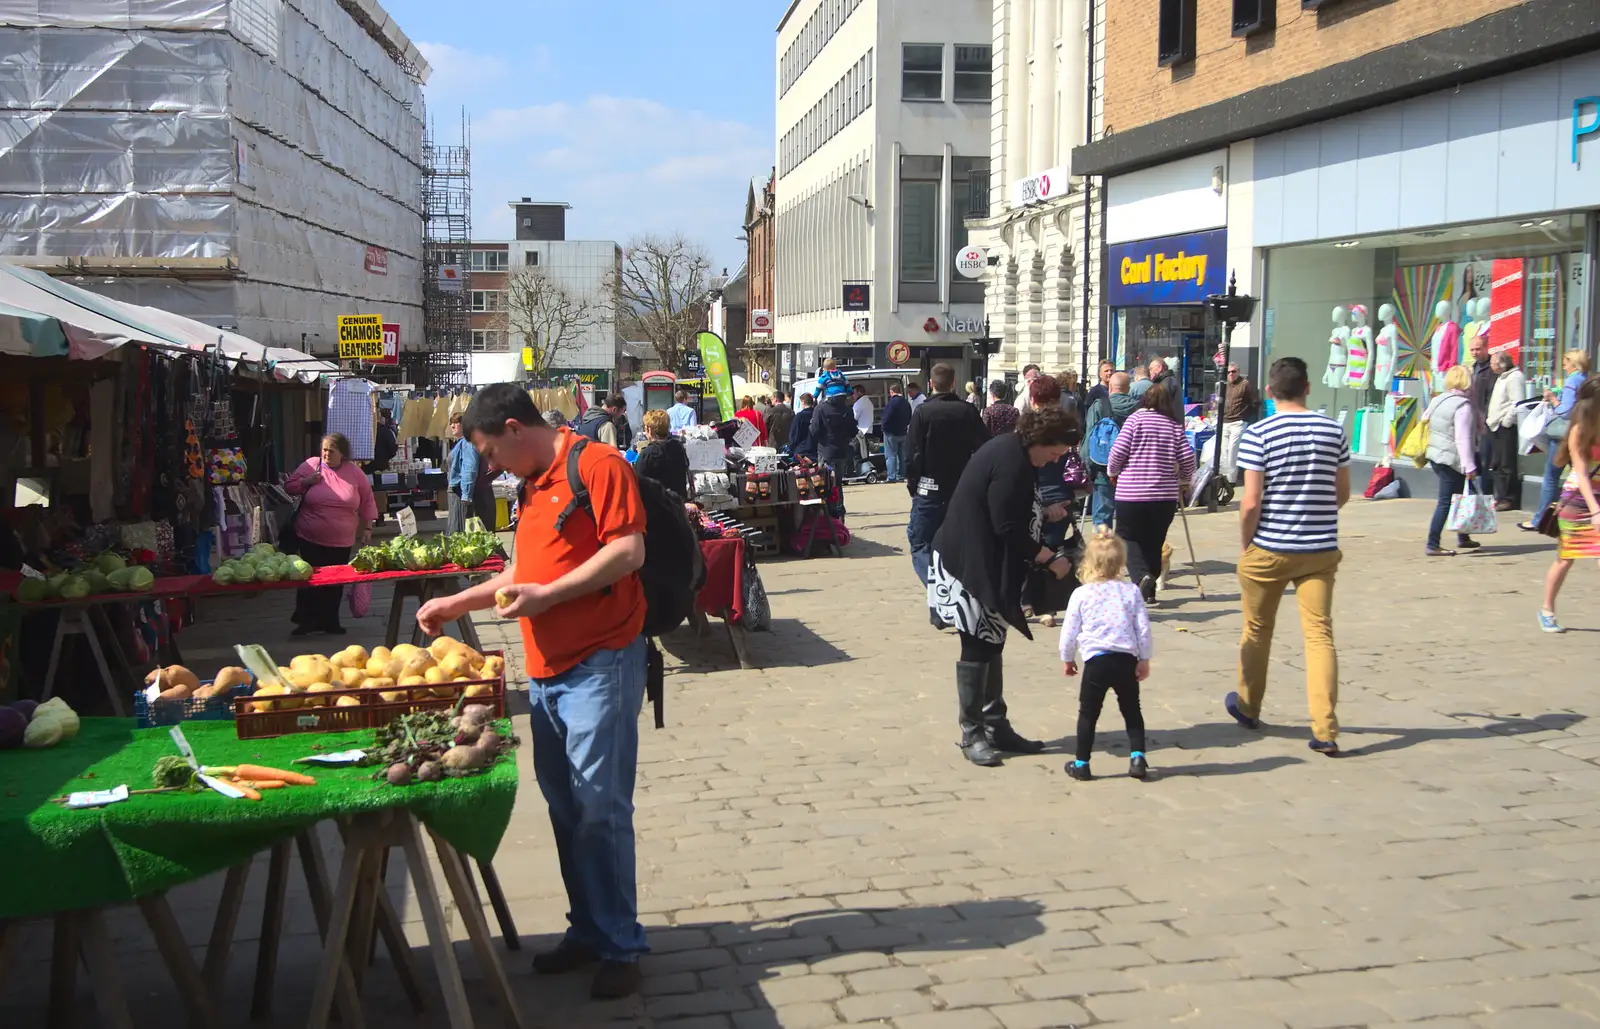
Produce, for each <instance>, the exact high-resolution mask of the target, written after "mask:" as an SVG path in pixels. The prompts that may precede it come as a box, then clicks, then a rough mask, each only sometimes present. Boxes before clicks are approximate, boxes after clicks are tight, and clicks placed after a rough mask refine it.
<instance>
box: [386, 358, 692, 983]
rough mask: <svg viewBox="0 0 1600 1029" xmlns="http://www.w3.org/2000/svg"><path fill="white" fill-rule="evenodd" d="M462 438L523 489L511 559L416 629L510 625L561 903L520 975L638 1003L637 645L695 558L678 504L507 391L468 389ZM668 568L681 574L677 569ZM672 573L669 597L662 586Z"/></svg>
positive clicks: (688, 591)
mask: <svg viewBox="0 0 1600 1029" xmlns="http://www.w3.org/2000/svg"><path fill="white" fill-rule="evenodd" d="M462 435H463V437H464V438H465V439H467V440H469V441H470V442H471V444H472V445H473V446H474V447H476V449H477V451H478V453H479V454H480V455H482V457H483V459H484V461H485V463H486V464H487V465H488V466H489V467H490V468H492V469H494V470H495V471H499V470H501V469H504V470H506V471H509V472H511V473H512V474H514V475H518V476H521V477H522V478H523V480H524V487H523V489H524V493H523V502H522V508H521V510H522V516H521V518H520V520H519V521H518V523H517V538H516V547H515V550H514V555H515V556H514V560H513V562H512V563H511V564H510V565H509V566H508V567H507V568H506V570H505V571H504V572H502V573H500V574H499V575H497V576H495V577H494V578H493V579H490V580H489V581H488V582H486V583H483V584H481V585H477V586H473V587H471V588H469V589H467V590H464V591H462V592H460V593H457V594H454V595H453V596H448V597H439V598H437V599H434V600H430V601H429V602H428V603H426V604H424V605H423V606H422V609H421V610H419V611H418V612H417V624H418V625H419V626H420V627H421V628H422V630H423V631H424V632H426V633H428V634H429V635H430V636H436V635H438V634H439V633H440V632H441V631H442V630H443V627H444V624H445V623H447V622H451V621H455V620H456V619H458V618H461V617H463V616H465V615H466V614H468V613H469V612H471V611H481V610H485V609H487V608H491V607H493V608H495V613H496V614H497V615H499V616H500V617H501V618H516V619H518V620H519V621H520V623H521V628H522V641H523V648H524V651H525V655H526V657H525V662H524V664H525V667H526V668H527V671H528V676H529V697H528V700H529V703H530V705H531V707H532V711H531V713H530V716H529V721H530V724H531V727H532V735H533V768H534V775H535V777H536V778H537V779H538V781H539V788H540V791H541V792H542V793H543V794H544V797H545V801H546V803H547V804H548V805H549V809H550V825H551V828H552V829H553V830H554V833H555V838H556V848H557V850H558V851H559V852H560V854H561V857H562V861H561V872H562V878H563V880H564V881H565V884H566V888H567V902H568V906H569V909H568V912H567V921H568V923H569V924H568V927H567V932H566V935H565V936H564V937H563V938H562V940H561V942H560V944H558V945H557V946H556V947H555V949H553V950H551V951H548V952H546V953H543V954H540V955H538V956H537V957H535V958H534V961H533V967H534V970H535V971H537V972H540V973H545V974H554V973H560V972H567V971H571V970H574V969H577V968H580V967H582V966H584V965H589V964H593V963H595V962H598V963H599V967H598V970H597V971H596V973H595V976H594V980H593V983H592V985H591V988H590V992H591V995H592V996H594V997H595V998H597V999H606V998H616V997H624V996H628V995H630V994H633V993H636V992H638V989H639V983H640V974H639V964H638V962H639V958H640V956H641V955H643V954H644V953H645V952H646V951H647V950H648V947H647V946H646V943H645V936H644V929H643V928H642V927H641V926H640V925H639V918H638V896H637V892H638V891H637V881H636V870H635V858H634V831H633V787H634V778H635V773H636V771H637V767H638V760H639V712H640V709H641V707H642V706H643V703H644V696H645V692H646V679H647V645H646V636H645V634H646V633H647V632H650V633H653V632H655V631H658V630H659V628H660V626H659V625H658V624H657V623H656V620H657V619H658V618H659V617H660V613H659V612H658V610H657V608H658V600H660V601H661V603H660V605H659V606H660V607H662V608H666V609H669V610H672V613H674V614H676V613H678V611H680V610H681V609H682V607H683V606H684V604H683V601H684V598H687V603H688V604H689V605H692V602H693V590H694V588H695V584H694V582H693V578H694V575H695V569H696V567H697V566H696V565H695V564H694V561H695V560H696V559H697V558H698V555H699V547H698V544H697V543H696V542H695V541H694V534H693V530H692V529H690V528H689V527H688V522H687V519H686V518H684V517H683V509H682V505H681V503H676V504H668V505H665V506H663V504H662V503H661V501H660V498H661V497H666V496H669V494H667V493H666V491H665V490H660V487H659V484H656V483H654V482H653V481H646V480H641V479H638V478H637V477H636V476H635V475H634V472H633V470H632V469H631V468H630V467H629V466H628V462H627V460H626V459H625V458H624V457H623V456H622V455H621V454H620V453H619V452H617V451H616V450H613V449H612V448H611V447H608V446H598V445H596V444H595V443H593V442H591V441H590V440H588V439H586V438H584V437H583V436H581V435H580V434H578V433H577V432H575V431H573V430H572V429H570V428H567V427H562V428H560V429H553V428H550V427H549V426H548V425H546V424H545V422H544V420H543V418H542V417H541V416H540V414H539V409H538V408H537V407H535V406H534V403H533V400H532V399H531V398H530V397H529V396H528V394H527V392H526V391H525V390H523V389H522V388H521V387H519V386H517V385H514V384H512V383H500V384H497V385H493V386H488V387H486V388H485V389H483V390H482V391H480V392H479V393H478V395H477V396H476V397H474V398H473V400H472V403H471V405H470V406H469V407H468V408H467V410H466V413H465V415H463V417H462ZM652 491H656V492H652ZM652 496H654V498H655V501H654V502H652V501H651V499H650V498H651V497H652ZM674 507H675V508H676V514H677V516H678V517H679V518H680V519H682V522H681V524H679V523H678V522H675V521H673V519H672V515H673V509H674ZM647 530H648V536H649V541H650V545H649V549H648V551H647V549H646V535H647ZM685 547H687V548H688V550H687V551H686V550H684V548H685ZM689 551H692V556H691V555H690V553H689ZM680 552H681V553H680ZM679 557H682V558H685V559H687V561H688V562H689V563H688V564H687V565H686V566H683V567H677V565H678V564H679V562H678V561H677V559H678V558H679ZM669 566H670V567H669ZM679 575H681V576H684V579H683V582H682V583H681V585H680V586H679V587H674V588H670V589H667V590H665V591H663V590H662V588H661V585H660V584H661V583H662V582H663V581H666V582H670V580H671V579H672V578H675V577H677V576H679ZM647 608H648V616H647Z"/></svg>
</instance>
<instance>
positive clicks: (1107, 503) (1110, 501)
mask: <svg viewBox="0 0 1600 1029" xmlns="http://www.w3.org/2000/svg"><path fill="white" fill-rule="evenodd" d="M1102 479H1104V481H1101V480H1102ZM1089 510H1090V516H1091V517H1092V518H1093V519H1094V524H1095V525H1096V526H1100V525H1107V526H1109V525H1114V524H1115V523H1116V520H1117V488H1116V487H1115V486H1113V485H1111V480H1110V479H1105V477H1104V476H1096V477H1095V480H1094V496H1093V497H1092V498H1090V502H1089Z"/></svg>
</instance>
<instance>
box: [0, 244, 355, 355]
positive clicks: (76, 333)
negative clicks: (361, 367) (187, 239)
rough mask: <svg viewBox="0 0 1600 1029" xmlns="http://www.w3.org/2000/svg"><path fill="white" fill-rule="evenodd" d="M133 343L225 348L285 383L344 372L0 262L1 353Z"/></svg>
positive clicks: (99, 350)
mask: <svg viewBox="0 0 1600 1029" xmlns="http://www.w3.org/2000/svg"><path fill="white" fill-rule="evenodd" d="M127 343H138V344H142V345H144V346H148V347H155V348H157V349H163V350H171V351H181V352H188V353H196V354H199V353H204V352H205V351H206V350H208V349H210V348H212V347H216V346H218V345H220V346H221V348H222V354H223V356H224V358H225V359H226V360H227V361H228V362H229V364H230V366H232V367H233V368H234V369H235V370H236V371H249V370H252V369H253V370H255V371H256V372H257V373H258V374H262V375H271V376H272V377H273V378H275V379H277V380H278V381H280V382H303V383H308V384H309V383H314V382H316V381H317V380H318V379H319V378H320V377H322V376H323V375H332V374H340V369H339V367H338V366H337V365H335V364H332V363H330V362H328V361H323V360H319V359H318V358H314V357H312V356H310V355H309V354H303V353H301V352H300V351H298V350H289V349H287V348H284V347H268V346H264V345H262V344H260V343H257V342H256V341H255V340H253V339H250V338H249V337H248V336H241V335H239V334H238V333H236V332H229V331H228V330H226V329H219V328H217V327H216V326H214V325H207V324H205V323H204V322H198V321H195V320H194V319H192V318H185V317H184V316H182V315H178V314H173V313H172V312H171V311H163V310H160V309H159V308H154V307H140V306H138V305H136V304H127V303H123V302H122V301H120V300H113V299H111V298H110V297H103V296H100V295H99V294H98V293H91V292H90V291H88V290H86V289H82V288H80V287H78V286H74V285H72V284H71V283H69V282H62V281H61V280H59V279H54V278H51V277H50V276H49V275H46V274H44V273H43V272H41V271H38V270H36V269H33V268H23V267H20V266H17V265H9V264H0V353H6V354H18V355H22V356H26V357H68V358H71V359H72V360H77V361H90V360H94V359H96V358H100V357H104V356H105V355H106V354H109V353H110V352H111V351H113V350H115V349H116V348H117V347H120V346H122V345H124V344H127Z"/></svg>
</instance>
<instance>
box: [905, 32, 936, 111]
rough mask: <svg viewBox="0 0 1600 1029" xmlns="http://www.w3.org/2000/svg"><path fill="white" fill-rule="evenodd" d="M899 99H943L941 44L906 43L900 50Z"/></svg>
mask: <svg viewBox="0 0 1600 1029" xmlns="http://www.w3.org/2000/svg"><path fill="white" fill-rule="evenodd" d="M900 99H902V100H943V99H944V45H943V44H942V43H907V44H905V46H904V47H903V48H902V49H901V52H900Z"/></svg>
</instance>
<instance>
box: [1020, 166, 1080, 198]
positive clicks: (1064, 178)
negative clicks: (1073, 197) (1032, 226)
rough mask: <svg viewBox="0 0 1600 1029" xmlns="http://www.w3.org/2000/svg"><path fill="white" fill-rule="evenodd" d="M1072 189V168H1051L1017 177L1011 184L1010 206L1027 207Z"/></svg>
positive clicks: (1062, 194) (1061, 195)
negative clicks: (1020, 177)
mask: <svg viewBox="0 0 1600 1029" xmlns="http://www.w3.org/2000/svg"><path fill="white" fill-rule="evenodd" d="M1071 190H1072V169H1070V168H1051V169H1049V170H1047V171H1042V172H1040V173H1039V174H1038V175H1030V176H1029V177H1028V178H1025V179H1018V180H1017V181H1016V182H1013V183H1012V184H1011V206H1013V207H1029V206H1031V205H1033V204H1044V203H1048V202H1050V201H1051V200H1054V199H1056V198H1057V197H1063V196H1066V195H1067V194H1068V193H1069V192H1071Z"/></svg>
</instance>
